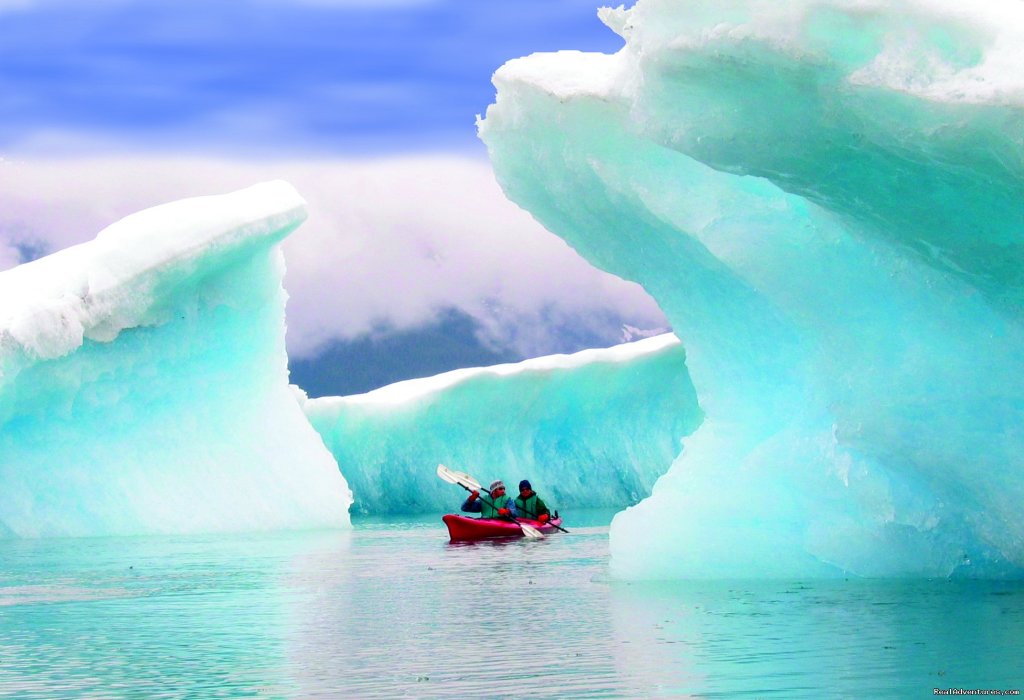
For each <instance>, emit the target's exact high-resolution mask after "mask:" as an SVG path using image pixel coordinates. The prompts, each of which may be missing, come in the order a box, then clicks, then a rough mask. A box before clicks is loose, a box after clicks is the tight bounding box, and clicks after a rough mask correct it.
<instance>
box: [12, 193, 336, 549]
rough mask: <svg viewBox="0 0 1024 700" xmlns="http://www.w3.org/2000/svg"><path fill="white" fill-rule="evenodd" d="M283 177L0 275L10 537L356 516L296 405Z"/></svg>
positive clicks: (177, 206) (298, 211)
mask: <svg viewBox="0 0 1024 700" xmlns="http://www.w3.org/2000/svg"><path fill="white" fill-rule="evenodd" d="M304 218H305V203H304V202H303V200H302V198H301V197H300V196H299V195H298V193H297V192H295V190H294V189H293V188H292V187H291V186H290V185H288V184H286V183H283V182H271V183H266V184H262V185H257V186H255V187H251V188H249V189H246V190H242V191H239V192H235V193H232V194H228V195H223V196H217V197H201V198H195V199H190V200H184V201H180V202H174V203H171V204H167V205H164V206H160V207H156V208H153V209H149V210H146V211H143V212H140V213H138V214H134V215H132V216H129V217H127V218H125V219H123V220H121V221H119V222H117V223H115V224H113V225H112V226H110V227H108V228H107V229H105V230H104V231H102V232H100V233H99V235H98V236H97V237H96V239H95V240H94V241H91V242H89V243H86V244H82V245H79V246H75V247H73V248H68V249H66V250H63V251H60V252H58V253H56V254H54V255H51V256H48V257H46V258H42V259H40V260H37V261H35V262H31V263H27V264H24V265H21V266H19V267H16V268H13V269H11V270H8V271H6V272H3V273H0V484H2V485H3V487H2V488H0V536H8V537H10V536H62V535H75V536H84V535H108V534H139V533H158V532H195V531H238V530H252V529H268V528H307V527H323V526H344V525H347V524H348V505H349V503H350V502H351V495H350V493H349V491H348V487H347V485H346V484H345V481H344V479H343V477H342V476H341V475H340V474H339V472H338V469H337V466H336V464H335V463H334V460H333V459H332V457H331V455H330V453H329V452H328V451H327V450H326V449H325V448H324V445H323V443H322V441H321V440H320V438H319V437H318V436H317V434H316V433H315V432H314V431H313V429H312V427H311V426H310V425H309V422H308V421H307V420H306V419H305V417H304V415H303V414H302V411H301V409H300V408H299V406H298V404H297V403H296V401H295V400H294V396H293V394H292V391H291V389H290V388H289V385H288V371H287V358H286V355H285V347H284V303H285V298H286V297H285V293H284V290H283V289H282V287H281V278H282V275H283V271H284V267H283V259H282V256H281V253H280V250H279V246H278V243H279V242H280V241H281V239H283V238H284V237H285V236H286V235H288V234H289V233H290V232H291V231H292V230H293V229H294V228H295V227H296V226H298V224H299V223H300V222H301V221H302V220H303V219H304Z"/></svg>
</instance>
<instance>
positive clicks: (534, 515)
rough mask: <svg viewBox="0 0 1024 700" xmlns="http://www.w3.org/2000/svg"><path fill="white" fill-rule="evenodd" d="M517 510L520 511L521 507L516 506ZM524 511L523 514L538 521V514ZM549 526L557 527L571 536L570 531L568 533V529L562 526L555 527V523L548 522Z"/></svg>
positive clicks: (556, 526)
mask: <svg viewBox="0 0 1024 700" xmlns="http://www.w3.org/2000/svg"><path fill="white" fill-rule="evenodd" d="M516 510H519V506H516ZM522 510H523V512H524V513H526V514H527V515H529V516H531V517H532V518H533V520H536V519H537V514H536V513H531V512H530V511H528V510H526V509H525V508H523V509H522ZM547 524H548V525H550V526H551V527H555V528H558V529H559V530H561V531H562V532H564V533H565V534H569V531H568V530H566V529H565V528H564V527H562V526H561V525H555V524H554V523H553V522H551V521H550V520H549V521H548V523H547Z"/></svg>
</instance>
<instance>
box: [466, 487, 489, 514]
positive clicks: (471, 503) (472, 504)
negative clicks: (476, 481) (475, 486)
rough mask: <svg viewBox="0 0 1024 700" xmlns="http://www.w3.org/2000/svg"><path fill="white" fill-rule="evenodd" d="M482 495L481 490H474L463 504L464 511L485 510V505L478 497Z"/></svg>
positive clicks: (478, 511)
mask: <svg viewBox="0 0 1024 700" xmlns="http://www.w3.org/2000/svg"><path fill="white" fill-rule="evenodd" d="M479 495H480V492H479V491H472V492H470V494H469V498H467V499H466V502H465V503H463V504H462V512H463V513H480V512H483V509H484V506H483V504H482V503H481V502H480V500H479V499H478V498H477V497H478V496H479Z"/></svg>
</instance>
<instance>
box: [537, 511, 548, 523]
mask: <svg viewBox="0 0 1024 700" xmlns="http://www.w3.org/2000/svg"><path fill="white" fill-rule="evenodd" d="M548 520H551V516H550V515H548V514H547V513H541V514H540V515H539V516H537V522H541V523H546V522H547V521H548Z"/></svg>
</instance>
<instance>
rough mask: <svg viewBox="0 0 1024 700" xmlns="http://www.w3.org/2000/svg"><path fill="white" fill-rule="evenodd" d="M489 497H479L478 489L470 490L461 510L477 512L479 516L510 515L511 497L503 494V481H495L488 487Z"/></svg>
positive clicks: (502, 516) (505, 516)
mask: <svg viewBox="0 0 1024 700" xmlns="http://www.w3.org/2000/svg"><path fill="white" fill-rule="evenodd" d="M488 491H490V492H491V497H490V498H486V497H485V498H480V492H479V491H471V492H470V494H469V498H467V499H466V502H465V503H463V504H462V512H464V513H479V514H480V517H481V518H507V517H509V516H510V515H512V508H513V506H512V503H511V501H512V499H511V498H509V497H508V496H507V495H506V494H505V483H504V482H503V481H501V480H498V481H495V482H493V483H492V484H491V488H489V489H488Z"/></svg>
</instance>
